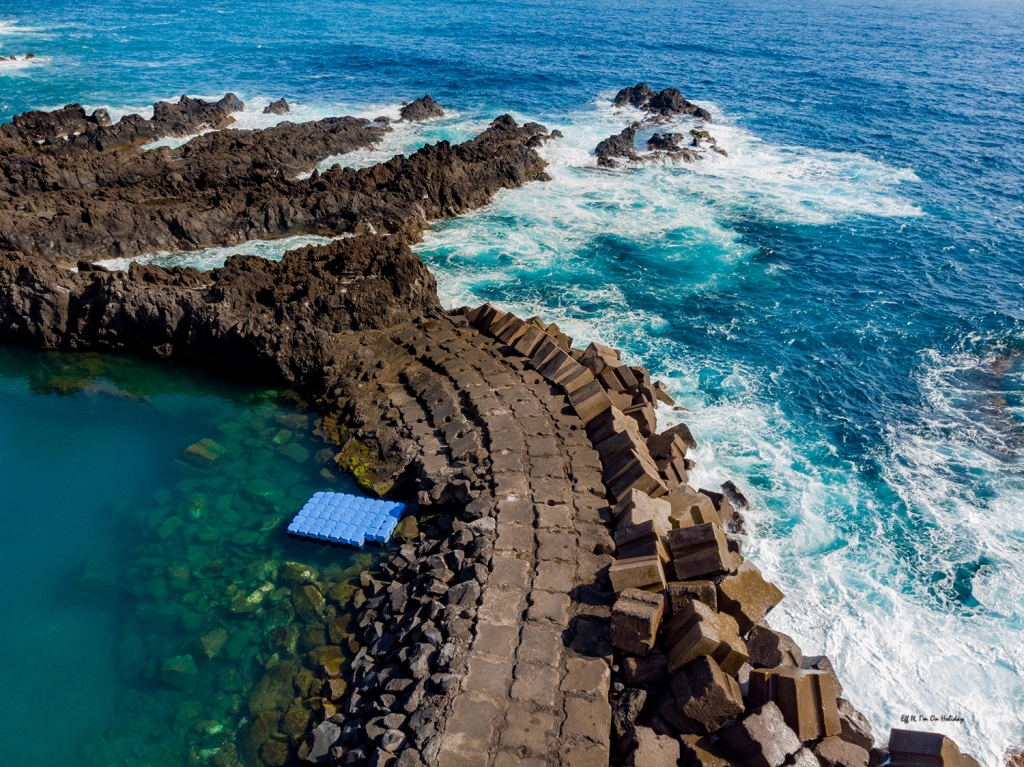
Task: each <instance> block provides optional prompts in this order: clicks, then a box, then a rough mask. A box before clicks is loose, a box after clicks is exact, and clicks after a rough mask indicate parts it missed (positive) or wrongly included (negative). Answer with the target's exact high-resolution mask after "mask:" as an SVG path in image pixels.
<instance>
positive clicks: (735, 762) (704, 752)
mask: <svg viewBox="0 0 1024 767" xmlns="http://www.w3.org/2000/svg"><path fill="white" fill-rule="evenodd" d="M679 747H680V749H679V752H680V761H679V764H680V765H682V767H741V765H740V760H739V758H738V757H737V756H736V755H735V754H733V753H732V752H731V751H729V750H728V749H726V748H725V747H724V746H723V745H722V744H721V743H712V742H711V738H709V737H708V736H707V735H680V736H679Z"/></svg>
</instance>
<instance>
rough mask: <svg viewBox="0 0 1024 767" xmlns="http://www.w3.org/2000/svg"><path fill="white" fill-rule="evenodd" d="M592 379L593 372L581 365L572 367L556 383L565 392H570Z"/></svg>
mask: <svg viewBox="0 0 1024 767" xmlns="http://www.w3.org/2000/svg"><path fill="white" fill-rule="evenodd" d="M593 380H594V374H593V373H591V372H590V371H589V370H587V369H586V368H585V367H583V366H582V365H580V366H577V367H576V368H574V369H572V372H571V373H570V374H568V375H566V376H565V377H563V378H561V379H559V382H558V385H559V386H561V387H562V390H563V391H564V392H565V393H566V394H572V393H573V392H574V391H576V390H577V389H580V388H582V387H584V386H586V385H587V384H588V383H590V382H591V381H593Z"/></svg>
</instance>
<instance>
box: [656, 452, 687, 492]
mask: <svg viewBox="0 0 1024 767" xmlns="http://www.w3.org/2000/svg"><path fill="white" fill-rule="evenodd" d="M654 463H655V465H656V466H657V467H658V471H660V472H661V476H662V478H663V479H664V480H665V486H666V487H668V489H669V491H671V490H673V489H674V488H677V487H680V486H682V485H685V484H686V481H687V479H688V478H689V475H688V474H687V473H686V461H685V460H683V459H682V458H678V457H676V458H673V459H671V460H666V459H661V458H656V459H655V460H654Z"/></svg>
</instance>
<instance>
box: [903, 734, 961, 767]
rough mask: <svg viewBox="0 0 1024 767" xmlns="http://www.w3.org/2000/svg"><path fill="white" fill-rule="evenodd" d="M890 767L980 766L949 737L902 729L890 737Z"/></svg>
mask: <svg viewBox="0 0 1024 767" xmlns="http://www.w3.org/2000/svg"><path fill="white" fill-rule="evenodd" d="M889 765H890V767H978V760H977V759H975V758H974V757H973V756H969V755H967V754H964V753H961V751H960V749H959V747H957V745H956V743H954V742H953V741H952V740H951V739H950V738H948V737H946V736H945V735H940V734H939V733H937V732H917V731H914V730H899V729H896V728H895V727H894V728H893V730H892V732H891V733H890V734H889Z"/></svg>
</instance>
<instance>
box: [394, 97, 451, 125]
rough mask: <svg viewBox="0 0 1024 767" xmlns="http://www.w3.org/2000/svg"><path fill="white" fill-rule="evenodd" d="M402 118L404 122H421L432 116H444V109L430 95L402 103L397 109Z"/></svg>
mask: <svg viewBox="0 0 1024 767" xmlns="http://www.w3.org/2000/svg"><path fill="white" fill-rule="evenodd" d="M398 113H399V114H400V115H401V116H402V119H403V120H405V121H406V122H411V123H414V122H422V121H423V120H429V119H431V118H433V117H444V109H442V108H441V105H440V104H438V103H437V102H436V101H434V100H433V99H432V98H430V96H424V97H423V98H419V99H416V100H415V101H412V102H410V103H408V104H403V105H402V108H401V109H399V110H398Z"/></svg>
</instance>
